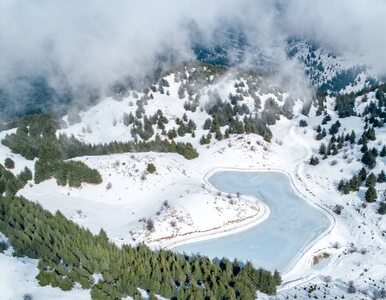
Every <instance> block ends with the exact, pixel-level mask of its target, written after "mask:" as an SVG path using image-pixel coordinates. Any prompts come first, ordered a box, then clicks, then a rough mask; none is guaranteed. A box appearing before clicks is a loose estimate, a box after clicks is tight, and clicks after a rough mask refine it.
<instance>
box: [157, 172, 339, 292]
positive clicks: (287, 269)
mask: <svg viewBox="0 0 386 300" xmlns="http://www.w3.org/2000/svg"><path fill="white" fill-rule="evenodd" d="M220 172H240V173H280V174H282V175H285V176H286V177H287V178H288V179H289V182H290V185H291V188H292V190H293V192H294V193H295V194H296V195H297V196H298V197H299V198H301V199H302V200H303V201H305V202H306V203H307V204H309V205H310V206H312V207H313V208H315V209H317V210H318V211H320V212H321V213H323V214H324V215H325V216H326V217H327V219H328V220H329V227H327V228H326V229H325V230H324V231H323V232H322V233H320V234H319V235H318V236H317V237H316V238H313V239H312V240H310V242H309V243H307V244H306V245H305V246H304V248H303V249H301V250H300V251H299V252H298V253H297V254H296V255H295V257H294V258H292V259H291V261H290V262H289V263H288V265H287V266H286V267H285V268H284V269H283V270H282V271H281V273H282V274H288V273H289V272H290V271H291V270H292V269H293V268H294V267H295V266H296V264H297V263H298V262H299V260H300V258H302V257H303V256H305V255H306V254H307V252H308V251H310V250H311V249H312V248H313V247H314V246H315V245H316V244H317V243H318V242H319V241H320V240H322V239H323V238H324V237H326V236H327V235H328V234H330V233H331V231H332V230H333V228H334V227H335V224H336V219H335V217H334V216H333V214H332V213H331V212H330V211H328V210H327V209H326V208H324V207H323V206H321V205H319V204H318V203H315V202H314V201H311V200H310V199H309V197H307V196H305V195H304V194H303V193H302V192H301V191H300V190H299V188H298V187H297V186H296V184H295V182H294V180H293V178H292V175H291V174H290V173H288V172H287V171H284V170H282V169H275V168H248V169H245V168H232V167H218V168H214V169H211V170H209V171H208V172H207V173H206V174H205V176H204V177H203V183H204V184H205V185H206V186H207V187H208V188H209V189H210V190H212V191H215V192H221V193H223V192H224V191H222V190H219V189H217V188H216V187H215V186H214V185H213V184H212V183H211V182H210V181H209V178H211V177H212V176H213V175H215V174H216V173H220ZM233 195H234V194H233ZM241 196H242V197H244V198H249V199H251V198H252V199H253V200H254V201H256V200H257V201H259V206H260V205H262V204H263V205H265V206H267V205H266V204H265V203H264V202H263V201H262V200H260V199H258V198H257V197H252V196H244V195H241ZM268 209H269V208H268ZM268 217H269V214H268V215H266V216H265V218H264V219H262V220H256V221H255V222H250V223H249V224H247V225H245V226H243V224H241V223H242V222H241V223H240V224H239V227H238V228H234V229H230V230H225V231H223V232H220V233H219V234H218V232H217V233H216V231H214V232H213V233H211V232H208V233H207V234H205V236H194V235H191V236H188V237H186V239H184V240H179V241H175V242H170V243H168V244H165V245H163V247H166V248H169V249H173V248H176V247H179V246H182V245H187V244H192V243H196V242H200V241H204V240H211V239H216V238H219V237H224V236H228V235H232V234H235V233H237V232H241V231H244V230H247V229H251V228H253V227H255V226H258V225H259V224H261V223H262V222H263V221H264V220H266V219H267V218H268ZM285 284H286V283H285V282H284V283H283V285H285Z"/></svg>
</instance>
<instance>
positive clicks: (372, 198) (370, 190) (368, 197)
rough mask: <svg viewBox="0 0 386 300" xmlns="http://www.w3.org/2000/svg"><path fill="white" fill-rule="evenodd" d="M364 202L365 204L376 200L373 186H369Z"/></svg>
mask: <svg viewBox="0 0 386 300" xmlns="http://www.w3.org/2000/svg"><path fill="white" fill-rule="evenodd" d="M365 200H366V201H367V202H370V203H371V202H375V200H377V191H376V190H375V188H374V187H373V186H370V187H369V188H368V189H367V191H366V194H365Z"/></svg>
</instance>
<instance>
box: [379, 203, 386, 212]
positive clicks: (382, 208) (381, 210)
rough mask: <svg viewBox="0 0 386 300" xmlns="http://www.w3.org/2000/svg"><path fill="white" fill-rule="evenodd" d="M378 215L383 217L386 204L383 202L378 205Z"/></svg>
mask: <svg viewBox="0 0 386 300" xmlns="http://www.w3.org/2000/svg"><path fill="white" fill-rule="evenodd" d="M378 213H379V214H380V215H385V214H386V202H385V201H383V202H381V203H379V208H378Z"/></svg>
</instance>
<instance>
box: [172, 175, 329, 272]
mask: <svg viewBox="0 0 386 300" xmlns="http://www.w3.org/2000/svg"><path fill="white" fill-rule="evenodd" d="M209 182H210V183H211V184H212V185H213V186H215V187H216V188H217V189H219V190H221V191H222V192H226V193H237V192H239V193H241V194H242V195H249V196H253V197H256V198H259V199H261V200H262V201H264V202H265V203H266V204H267V205H268V206H269V208H270V209H271V214H270V216H269V217H268V219H267V220H266V221H264V222H263V223H261V224H258V225H256V226H255V227H252V228H250V229H248V230H246V231H243V232H240V233H237V234H233V235H229V236H225V237H220V238H215V239H211V240H206V241H201V242H195V243H191V244H185V245H182V246H178V247H176V248H175V249H174V250H176V251H180V252H186V253H200V254H203V255H207V256H209V257H211V258H213V257H223V256H224V257H228V258H230V259H232V258H237V259H241V260H250V261H251V262H252V263H253V264H254V265H255V266H257V267H258V266H261V267H264V268H266V269H269V270H274V269H278V270H283V269H285V267H286V266H288V264H289V263H290V262H291V260H292V259H294V258H295V257H296V255H297V254H298V253H300V252H301V251H302V250H303V249H304V248H305V247H306V246H307V245H308V244H309V243H311V242H312V241H313V240H314V239H315V238H317V237H318V236H320V235H321V234H322V233H323V232H324V231H325V230H326V229H327V228H328V227H329V225H330V221H329V219H328V217H327V216H326V215H325V214H324V213H323V212H321V211H320V210H318V209H317V208H315V207H313V206H311V205H309V204H308V203H307V202H306V201H305V200H304V199H302V198H301V197H300V196H298V195H297V194H296V193H295V191H294V190H293V187H292V186H291V183H290V180H289V178H288V177H287V176H286V175H284V174H281V173H278V172H235V171H224V172H218V173H215V174H214V175H213V176H211V177H210V178H209Z"/></svg>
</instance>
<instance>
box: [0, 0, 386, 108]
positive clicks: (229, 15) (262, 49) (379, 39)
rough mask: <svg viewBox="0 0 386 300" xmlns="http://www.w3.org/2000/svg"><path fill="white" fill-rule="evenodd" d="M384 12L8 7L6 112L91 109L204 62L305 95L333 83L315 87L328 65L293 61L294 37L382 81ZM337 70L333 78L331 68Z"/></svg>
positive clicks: (1, 12) (0, 49) (382, 7)
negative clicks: (116, 89)
mask: <svg viewBox="0 0 386 300" xmlns="http://www.w3.org/2000/svg"><path fill="white" fill-rule="evenodd" d="M382 11H383V12H384V11H386V4H385V3H384V2H383V1H381V0H374V1H371V2H366V1H364V0H355V1H347V0H342V1H332V0H329V1H302V0H291V1H281V0H276V1H267V0H260V1H251V0H242V1H230V0H227V1H217V0H214V1H210V2H207V1H201V0H200V1H194V2H192V1H176V0H168V1H163V2H162V3H161V2H158V1H152V0H147V1H142V2H135V3H133V2H130V3H128V2H126V1H114V2H113V3H107V2H105V1H82V3H79V2H77V1H65V2H61V3H59V2H52V1H48V0H37V1H33V2H31V1H10V0H5V1H2V3H0V20H1V21H0V22H1V26H0V53H1V57H0V69H1V73H0V107H1V109H2V111H8V112H13V113H14V112H24V111H26V110H27V111H35V110H41V109H44V108H46V107H47V105H48V107H52V106H55V105H57V104H66V103H68V102H71V101H74V100H75V101H78V102H86V101H89V100H90V98H92V99H93V98H95V95H105V94H109V93H110V91H111V87H112V86H114V85H115V84H116V83H118V82H122V81H125V80H126V81H127V79H128V78H130V79H131V80H133V79H134V80H139V81H140V80H142V79H143V78H145V77H146V76H149V75H152V74H153V72H154V71H155V70H156V69H157V68H159V67H160V66H162V65H164V64H166V63H168V62H174V63H178V62H182V61H191V60H196V59H198V60H200V61H203V62H207V63H211V64H219V65H225V66H231V67H234V66H240V65H241V66H244V67H248V68H251V69H257V70H260V71H264V72H268V73H276V74H279V77H280V76H284V80H282V81H283V82H287V81H288V80H287V79H288V78H292V77H294V78H295V77H296V80H294V81H295V82H297V83H296V85H298V83H299V82H300V81H305V82H306V81H308V80H310V82H311V83H312V84H314V85H321V84H323V83H326V82H323V80H322V81H320V80H315V78H312V76H314V75H312V74H314V73H315V72H316V73H318V72H319V73H321V74H319V75H318V76H320V77H323V76H324V77H326V75H325V74H324V73H326V72H327V70H322V69H321V66H320V65H319V64H320V62H317V64H316V65H312V63H310V60H309V59H308V60H307V55H306V56H305V57H304V56H301V55H294V53H295V52H296V51H294V44H293V43H291V42H289V41H293V38H294V37H295V38H296V39H297V40H298V41H303V42H305V43H308V44H309V45H317V47H316V48H313V51H314V52H315V51H317V50H318V49H322V50H324V51H327V52H329V53H332V54H331V55H335V56H337V57H338V58H339V57H342V58H343V59H344V60H345V61H350V64H348V65H349V66H345V65H343V66H340V67H339V70H338V71H337V72H338V73H339V72H344V70H345V69H351V70H353V68H355V67H360V68H361V69H360V70H363V68H366V69H367V68H368V69H371V70H372V72H373V73H374V74H375V75H377V76H382V75H383V74H384V69H385V68H384V67H385V66H384V64H385V61H386V60H385V59H384V58H385V57H384V55H385V54H384V53H386V52H385V51H384V50H386V38H385V37H384V36H383V35H381V34H380V32H379V31H380V29H381V28H384V27H385V25H386V24H385V22H386V21H385V20H384V18H383V17H382ZM290 50H292V51H290ZM298 52H299V51H297V53H298ZM310 55H311V54H310ZM338 60H339V59H338ZM322 64H323V63H322ZM304 65H306V68H305V67H304ZM329 67H330V68H334V66H328V65H326V66H323V68H329ZM318 70H319V71H318ZM356 70H359V69H356ZM333 72H335V71H333ZM354 73H356V74H354V75H352V76H351V77H350V76H349V77H350V78H348V80H346V81H347V83H349V82H350V81H352V77H354V79H355V75H357V73H358V72H354ZM283 74H284V75H283ZM292 74H295V75H294V76H292ZM310 74H311V75H310ZM327 77H328V76H327ZM327 77H326V78H327ZM303 79H306V80H303ZM330 79H331V78H330ZM327 81H328V80H327ZM326 84H327V83H326ZM329 85H330V88H331V85H333V83H331V82H330V83H329ZM332 88H334V87H332Z"/></svg>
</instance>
